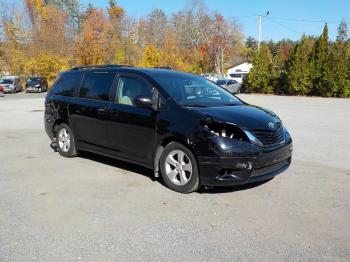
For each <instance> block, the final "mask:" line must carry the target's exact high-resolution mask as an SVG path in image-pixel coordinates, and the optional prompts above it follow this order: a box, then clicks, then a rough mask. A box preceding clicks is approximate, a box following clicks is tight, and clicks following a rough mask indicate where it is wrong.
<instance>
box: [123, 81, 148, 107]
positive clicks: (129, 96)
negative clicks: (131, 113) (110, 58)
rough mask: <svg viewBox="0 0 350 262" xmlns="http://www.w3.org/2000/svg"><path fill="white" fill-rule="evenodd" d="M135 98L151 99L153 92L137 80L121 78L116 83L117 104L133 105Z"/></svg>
mask: <svg viewBox="0 0 350 262" xmlns="http://www.w3.org/2000/svg"><path fill="white" fill-rule="evenodd" d="M137 96H147V97H150V98H152V99H153V92H152V91H151V89H150V88H149V87H148V86H147V84H146V83H145V82H144V81H142V80H140V79H137V78H133V77H128V76H122V77H120V78H119V82H118V95H117V103H119V104H123V105H131V106H132V105H134V104H133V101H134V99H135V98H136V97H137Z"/></svg>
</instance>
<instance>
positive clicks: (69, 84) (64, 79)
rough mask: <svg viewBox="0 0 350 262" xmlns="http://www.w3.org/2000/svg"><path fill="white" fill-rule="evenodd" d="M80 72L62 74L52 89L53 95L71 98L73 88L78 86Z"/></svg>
mask: <svg viewBox="0 0 350 262" xmlns="http://www.w3.org/2000/svg"><path fill="white" fill-rule="evenodd" d="M82 76H83V74H82V72H67V73H63V74H62V75H61V76H60V78H59V79H58V80H57V82H56V83H55V85H54V87H53V92H54V94H55V95H59V96H73V95H74V90H75V88H77V87H79V86H80V83H81V78H82Z"/></svg>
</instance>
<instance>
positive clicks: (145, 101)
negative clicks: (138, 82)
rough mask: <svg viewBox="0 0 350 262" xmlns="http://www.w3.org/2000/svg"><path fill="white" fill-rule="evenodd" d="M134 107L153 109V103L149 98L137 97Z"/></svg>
mask: <svg viewBox="0 0 350 262" xmlns="http://www.w3.org/2000/svg"><path fill="white" fill-rule="evenodd" d="M134 105H135V106H137V107H145V108H152V107H153V101H152V99H151V98H150V97H148V96H137V97H135V99H134Z"/></svg>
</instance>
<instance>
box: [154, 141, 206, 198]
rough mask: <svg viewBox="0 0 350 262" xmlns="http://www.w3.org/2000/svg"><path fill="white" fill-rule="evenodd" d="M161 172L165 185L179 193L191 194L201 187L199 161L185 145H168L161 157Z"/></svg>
mask: <svg viewBox="0 0 350 262" xmlns="http://www.w3.org/2000/svg"><path fill="white" fill-rule="evenodd" d="M159 164H160V171H161V175H162V178H163V181H164V183H165V185H166V186H167V187H168V188H170V189H172V190H174V191H176V192H179V193H184V194H187V193H191V192H194V191H197V190H198V188H199V187H200V183H199V172H198V166H197V161H196V158H195V157H194V155H193V154H192V152H191V150H189V149H188V148H187V147H185V146H184V145H182V144H180V143H177V142H172V143H170V144H168V145H167V146H166V147H165V149H164V151H163V153H162V155H161V157H160V161H159Z"/></svg>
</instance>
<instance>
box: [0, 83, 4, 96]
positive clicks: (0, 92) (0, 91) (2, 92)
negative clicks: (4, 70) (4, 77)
mask: <svg viewBox="0 0 350 262" xmlns="http://www.w3.org/2000/svg"><path fill="white" fill-rule="evenodd" d="M4 93H5V89H4V88H3V87H2V86H0V97H2V96H4Z"/></svg>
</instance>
